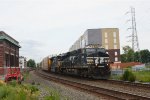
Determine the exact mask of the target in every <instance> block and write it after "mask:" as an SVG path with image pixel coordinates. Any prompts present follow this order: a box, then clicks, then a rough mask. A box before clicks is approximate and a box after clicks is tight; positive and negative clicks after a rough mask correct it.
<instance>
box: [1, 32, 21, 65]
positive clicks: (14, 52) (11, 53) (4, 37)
mask: <svg viewBox="0 0 150 100" xmlns="http://www.w3.org/2000/svg"><path fill="white" fill-rule="evenodd" d="M19 48H20V45H19V42H18V41H16V40H15V39H13V38H12V37H10V36H9V35H8V34H6V33H5V32H3V31H0V68H5V67H19Z"/></svg>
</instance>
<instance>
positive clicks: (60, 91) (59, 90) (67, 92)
mask: <svg viewBox="0 0 150 100" xmlns="http://www.w3.org/2000/svg"><path fill="white" fill-rule="evenodd" d="M25 82H26V83H30V84H36V85H37V86H38V88H39V90H40V96H39V100H43V97H44V96H46V95H52V91H53V92H55V95H60V98H59V99H61V100H106V98H103V97H98V96H95V95H91V94H89V93H85V92H83V91H79V90H75V89H73V88H71V87H67V86H65V85H62V84H58V83H55V82H52V81H48V80H45V79H42V78H41V77H38V76H36V75H35V74H34V72H33V71H31V72H30V74H29V77H28V78H27V79H26V80H25Z"/></svg>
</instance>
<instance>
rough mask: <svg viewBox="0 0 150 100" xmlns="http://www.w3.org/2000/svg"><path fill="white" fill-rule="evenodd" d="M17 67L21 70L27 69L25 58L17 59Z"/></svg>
mask: <svg viewBox="0 0 150 100" xmlns="http://www.w3.org/2000/svg"><path fill="white" fill-rule="evenodd" d="M19 67H20V68H21V69H24V68H25V67H27V61H26V58H25V57H23V56H20V57H19Z"/></svg>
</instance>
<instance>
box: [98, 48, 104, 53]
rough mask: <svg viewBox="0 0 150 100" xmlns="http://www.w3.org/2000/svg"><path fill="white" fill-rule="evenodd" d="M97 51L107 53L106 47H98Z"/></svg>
mask: <svg viewBox="0 0 150 100" xmlns="http://www.w3.org/2000/svg"><path fill="white" fill-rule="evenodd" d="M97 52H102V53H105V52H106V50H105V49H104V48H98V49H97Z"/></svg>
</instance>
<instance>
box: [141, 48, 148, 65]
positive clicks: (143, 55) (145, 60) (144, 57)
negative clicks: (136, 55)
mask: <svg viewBox="0 0 150 100" xmlns="http://www.w3.org/2000/svg"><path fill="white" fill-rule="evenodd" d="M140 54H141V62H142V63H148V62H150V52H149V50H147V49H145V50H141V51H140Z"/></svg>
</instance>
